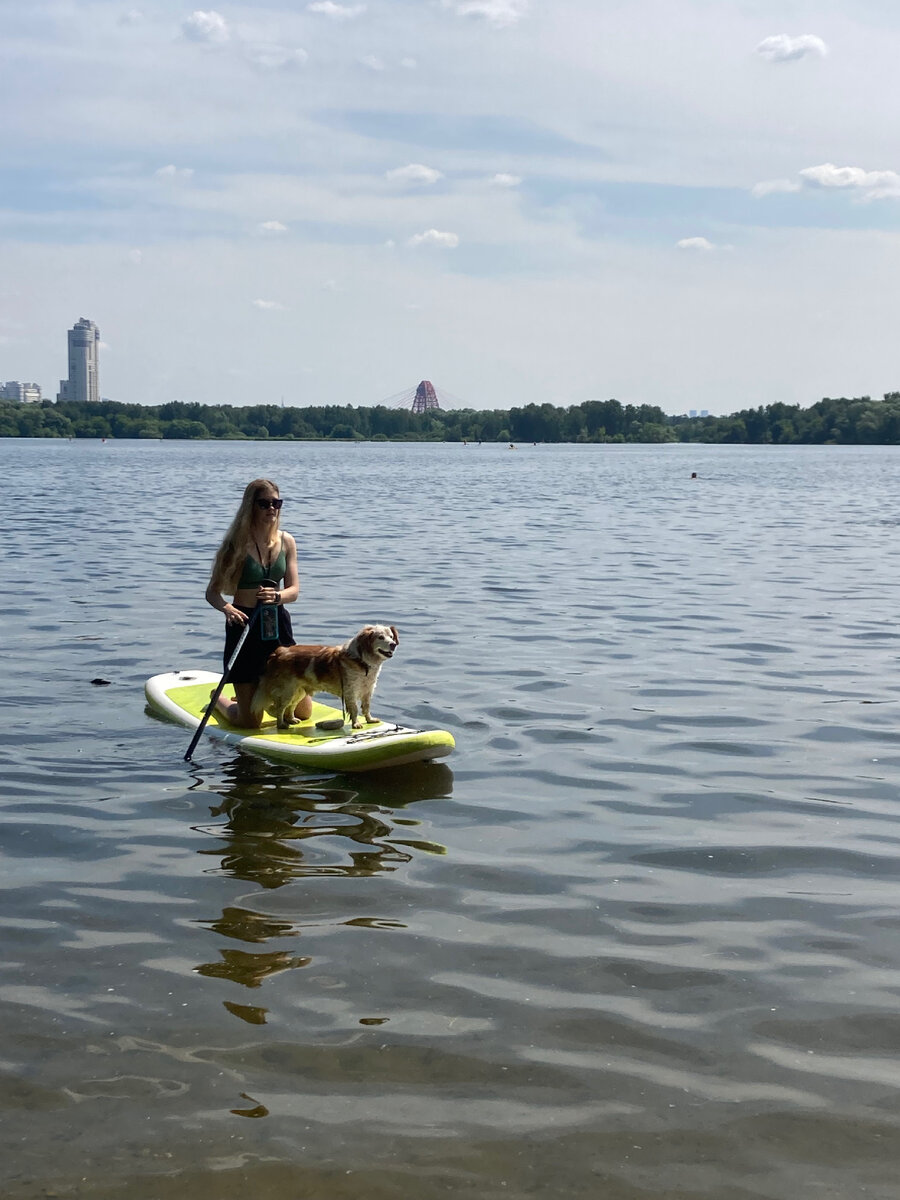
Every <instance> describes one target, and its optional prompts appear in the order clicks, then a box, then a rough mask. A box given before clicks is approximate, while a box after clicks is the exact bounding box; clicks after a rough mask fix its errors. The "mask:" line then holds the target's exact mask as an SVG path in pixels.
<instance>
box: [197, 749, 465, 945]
mask: <svg viewBox="0 0 900 1200" xmlns="http://www.w3.org/2000/svg"><path fill="white" fill-rule="evenodd" d="M344 778H346V777H344ZM353 783H354V786H353V787H348V786H345V785H344V784H343V783H341V784H338V783H334V782H332V781H331V780H325V781H323V780H320V779H315V780H309V779H306V778H303V777H299V778H298V776H297V775H296V773H295V772H294V771H293V770H292V769H291V768H289V767H283V766H280V765H278V764H272V763H267V762H264V761H263V760H262V759H255V758H251V757H249V756H246V755H237V756H236V757H235V759H234V761H233V762H232V763H230V764H229V765H228V767H227V769H226V775H225V780H224V782H223V785H222V786H220V788H219V789H218V791H219V796H220V798H221V799H220V803H219V804H217V805H215V806H214V807H213V808H212V809H211V810H210V812H211V815H212V816H213V817H224V818H225V821H224V822H223V823H222V824H214V825H206V826H201V827H199V828H200V829H201V831H202V832H204V833H209V834H212V835H213V836H215V837H217V838H220V839H223V840H224V841H225V842H226V843H227V848H226V850H225V851H224V853H223V851H222V850H221V849H220V848H216V849H204V850H201V851H200V853H201V854H206V855H210V856H215V857H217V858H221V870H222V872H223V873H224V874H226V875H231V876H234V877H235V878H238V879H246V880H249V881H252V882H254V883H257V884H259V886H260V887H264V888H278V887H281V886H283V885H284V884H286V883H288V882H289V881H291V880H293V879H296V878H299V877H303V876H314V875H349V876H357V875H361V876H365V875H374V874H377V873H379V872H382V871H393V870H395V869H396V867H397V866H398V865H399V864H402V863H405V862H409V860H410V858H411V857H412V855H411V853H410V851H413V850H420V851H423V852H425V853H432V854H442V853H444V848H443V847H442V846H440V845H438V844H436V843H434V842H428V841H424V840H421V839H415V838H410V837H409V836H403V837H399V836H392V834H393V833H394V825H398V824H402V825H403V826H404V828H405V829H406V828H408V827H409V826H410V825H415V824H417V822H415V821H414V820H412V819H410V818H408V817H407V818H403V819H402V820H397V819H395V818H394V811H393V810H395V809H398V808H403V807H405V806H406V805H408V804H411V803H414V802H416V801H418V800H425V799H433V798H435V797H439V796H446V795H448V794H449V793H450V790H451V787H452V783H453V773H452V772H451V771H450V769H449V767H447V766H445V765H444V764H442V763H423V764H421V765H420V766H414V767H407V768H404V769H402V770H398V771H394V772H387V771H383V772H377V773H373V774H372V775H371V776H366V777H365V778H364V779H362V780H361V781H360V782H359V783H357V781H356V780H355V779H354V781H353ZM254 922H256V923H255V924H254ZM216 924H217V925H218V924H220V923H219V922H217V923H216ZM221 924H223V925H224V928H222V929H221V932H224V933H226V935H227V936H229V937H237V938H240V939H241V940H249V941H258V940H264V939H265V938H266V937H269V936H276V935H278V934H280V933H283V932H284V931H283V930H272V931H269V932H267V931H266V930H265V927H264V925H265V923H264V922H263V924H259V923H258V921H257V915H256V914H253V913H250V914H247V913H246V912H244V911H243V910H241V915H240V916H239V917H238V916H236V915H235V914H234V913H233V912H226V913H225V914H223V917H222V922H221ZM212 927H213V928H215V927H216V926H215V925H213V926H212ZM251 929H252V930H253V933H252V934H251V935H248V932H247V931H248V930H251Z"/></svg>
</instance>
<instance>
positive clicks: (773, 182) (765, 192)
mask: <svg viewBox="0 0 900 1200" xmlns="http://www.w3.org/2000/svg"><path fill="white" fill-rule="evenodd" d="M800 188H801V185H800V184H799V183H795V182H794V181H793V180H791V179H764V180H762V182H761V183H754V185H753V187H752V188H751V189H750V192H751V194H752V195H754V196H757V197H761V196H773V195H775V194H777V193H778V192H799V191H800Z"/></svg>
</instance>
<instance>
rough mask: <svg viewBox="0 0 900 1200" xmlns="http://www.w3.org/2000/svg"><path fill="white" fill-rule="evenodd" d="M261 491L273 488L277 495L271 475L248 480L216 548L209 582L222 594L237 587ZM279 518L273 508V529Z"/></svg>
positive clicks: (247, 551)
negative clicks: (231, 519)
mask: <svg viewBox="0 0 900 1200" xmlns="http://www.w3.org/2000/svg"><path fill="white" fill-rule="evenodd" d="M263 492H274V493H275V495H276V496H278V495H280V492H279V491H278V485H277V484H275V483H273V482H272V480H271V479H253V480H251V482H250V483H248V484H247V486H246V487H245V488H244V495H243V496H242V498H241V504H240V507H239V508H238V510H237V513H236V514H235V518H234V520H233V521H232V522H231V524H230V525H229V526H228V530H227V532H226V534H225V536H224V538H222V544H221V546H220V547H219V549H218V550H217V551H216V557H215V559H214V560H213V568H212V576H211V577H210V586H211V587H213V588H215V590H216V591H217V592H221V593H222V594H223V595H226V594H227V595H229V596H233V595H234V593H235V591H236V590H237V585H238V580H239V579H240V577H241V572H242V571H243V569H244V559H245V558H246V557H247V554H248V553H249V547H250V540H251V538H250V526H251V525H252V524H253V516H254V510H255V505H256V501H257V498H258V497H259V496H260V495H261V494H262V493H263ZM280 520H281V513H280V512H276V513H275V528H276V529H277V528H278V523H279V521H280Z"/></svg>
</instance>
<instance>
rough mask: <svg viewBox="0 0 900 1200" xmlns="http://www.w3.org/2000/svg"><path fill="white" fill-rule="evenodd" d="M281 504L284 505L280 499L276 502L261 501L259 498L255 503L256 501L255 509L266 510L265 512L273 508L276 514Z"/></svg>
mask: <svg viewBox="0 0 900 1200" xmlns="http://www.w3.org/2000/svg"><path fill="white" fill-rule="evenodd" d="M282 504H284V501H283V500H281V499H278V500H262V499H259V498H257V501H256V507H257V508H264V509H267V510H268V509H270V508H274V509H275V511H276V512H277V511H278V509H279V508H281V506H282Z"/></svg>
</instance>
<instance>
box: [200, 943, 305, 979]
mask: <svg viewBox="0 0 900 1200" xmlns="http://www.w3.org/2000/svg"><path fill="white" fill-rule="evenodd" d="M219 953H220V954H221V955H222V962H217V963H203V965H202V966H199V967H197V974H198V975H206V976H208V977H209V978H210V979H230V980H231V982H232V983H239V984H241V985H242V986H243V987H249V988H258V987H260V986H261V985H262V982H263V980H264V979H268V977H269V976H270V975H277V974H278V973H279V971H291V970H293V969H294V968H295V967H308V966H309V964H310V963H311V962H312V959H311V958H302V957H300V958H298V957H295V956H294V955H292V954H285V953H284V952H283V951H277V950H276V951H272V952H271V953H269V954H248V953H247V952H246V951H245V950H220V951H219Z"/></svg>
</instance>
